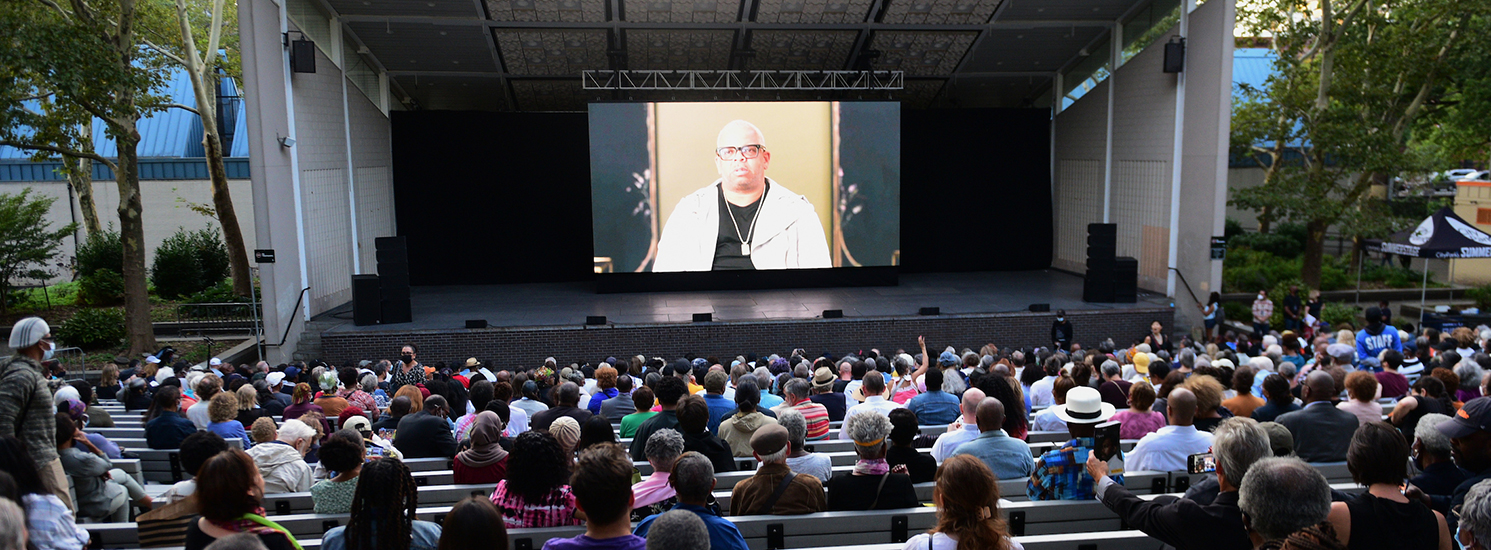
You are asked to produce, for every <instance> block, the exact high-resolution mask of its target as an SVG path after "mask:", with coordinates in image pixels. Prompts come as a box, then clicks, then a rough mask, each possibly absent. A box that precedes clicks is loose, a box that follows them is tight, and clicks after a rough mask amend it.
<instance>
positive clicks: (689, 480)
mask: <svg viewBox="0 0 1491 550" xmlns="http://www.w3.org/2000/svg"><path fill="white" fill-rule="evenodd" d="M658 433H666V432H658ZM654 437H656V436H654ZM715 483H716V480H715V477H714V466H712V465H711V464H710V463H709V459H708V458H705V457H704V455H701V454H699V453H684V455H683V456H681V457H679V458H678V460H677V461H675V462H674V463H673V475H672V476H671V477H670V478H669V484H670V485H672V486H673V488H674V490H675V491H676V492H677V495H678V499H677V504H676V505H674V506H672V507H671V510H673V511H684V512H688V513H691V514H694V515H696V516H698V517H699V519H700V520H702V521H703V522H704V526H705V528H706V529H707V530H708V532H709V540H708V541H706V543H705V545H706V546H708V547H709V548H710V550H746V549H747V546H746V542H745V538H744V537H742V536H741V535H740V529H737V528H736V527H735V523H734V522H731V521H730V520H727V519H725V518H723V517H720V511H719V507H718V506H715V505H713V504H712V503H711V502H710V498H711V497H710V494H711V492H713V491H714V487H715ZM669 513H672V512H669V511H662V512H655V513H653V514H651V515H649V516H647V517H645V518H643V519H642V520H641V522H640V523H638V524H637V528H636V529H635V530H634V531H633V533H634V534H636V535H637V536H639V537H648V539H649V540H650V539H651V538H652V537H651V536H649V534H648V532H649V531H650V530H651V529H652V527H653V526H654V525H655V522H657V521H660V518H661V517H662V516H664V515H666V514H669ZM703 547H704V546H699V547H697V548H703Z"/></svg>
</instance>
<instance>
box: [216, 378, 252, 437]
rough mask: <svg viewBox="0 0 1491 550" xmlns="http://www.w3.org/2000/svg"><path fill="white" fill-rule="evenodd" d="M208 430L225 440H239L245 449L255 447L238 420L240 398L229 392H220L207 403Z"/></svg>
mask: <svg viewBox="0 0 1491 550" xmlns="http://www.w3.org/2000/svg"><path fill="white" fill-rule="evenodd" d="M207 417H208V420H209V422H208V423H207V430H208V431H210V432H213V433H216V434H217V435H220V436H223V439H237V440H239V441H241V442H243V448H244V449H248V448H250V447H253V446H254V442H253V440H251V439H249V436H248V432H247V431H245V430H244V429H243V423H241V422H239V421H238V420H237V417H238V397H237V396H236V395H235V394H232V393H228V392H218V394H217V395H214V396H212V399H210V400H208V401H207Z"/></svg>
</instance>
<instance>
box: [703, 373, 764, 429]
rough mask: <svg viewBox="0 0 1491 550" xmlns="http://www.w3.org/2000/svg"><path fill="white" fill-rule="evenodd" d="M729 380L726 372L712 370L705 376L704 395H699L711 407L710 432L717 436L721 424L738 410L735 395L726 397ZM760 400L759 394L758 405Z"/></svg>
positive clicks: (757, 397)
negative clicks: (731, 412) (726, 417)
mask: <svg viewBox="0 0 1491 550" xmlns="http://www.w3.org/2000/svg"><path fill="white" fill-rule="evenodd" d="M729 380H730V376H729V375H727V374H725V372H724V371H721V370H711V371H709V373H708V374H705V375H704V393H701V394H697V395H699V397H702V398H704V403H705V404H707V405H708V406H709V431H710V432H712V433H715V434H718V433H719V431H720V422H721V421H723V420H724V419H725V416H726V415H728V414H729V413H730V411H733V410H735V409H736V404H735V402H734V401H735V395H730V396H726V395H725V389H726V387H725V385H726V383H727V382H728V381H729ZM760 399H761V396H760V395H759V394H758V395H757V396H756V400H757V403H760ZM758 414H759V413H758Z"/></svg>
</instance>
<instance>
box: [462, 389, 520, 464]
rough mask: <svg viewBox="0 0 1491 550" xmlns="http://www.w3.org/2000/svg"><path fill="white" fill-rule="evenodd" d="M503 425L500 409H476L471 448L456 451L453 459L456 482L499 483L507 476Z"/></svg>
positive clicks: (472, 424) (472, 426)
mask: <svg viewBox="0 0 1491 550" xmlns="http://www.w3.org/2000/svg"><path fill="white" fill-rule="evenodd" d="M482 382H485V380H483V381H482ZM477 384H478V385H479V384H481V382H477ZM473 393H474V392H473ZM503 407H504V408H505V407H506V405H505V404H504V405H503ZM502 428H503V423H502V418H500V417H498V416H497V413H495V412H492V411H481V412H479V413H477V415H476V420H475V421H473V422H472V423H471V439H470V442H471V448H469V449H466V450H464V451H461V452H459V453H457V454H456V459H455V462H454V463H453V470H454V473H455V476H454V480H455V482H456V483H457V484H467V483H497V482H499V481H502V480H503V479H506V478H507V455H508V452H507V451H506V450H505V449H503V448H502V444H501V443H502V441H501V440H502Z"/></svg>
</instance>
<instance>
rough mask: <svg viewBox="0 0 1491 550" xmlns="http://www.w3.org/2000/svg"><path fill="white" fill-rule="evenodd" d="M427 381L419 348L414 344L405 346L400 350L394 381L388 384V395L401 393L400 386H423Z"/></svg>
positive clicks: (395, 366)
mask: <svg viewBox="0 0 1491 550" xmlns="http://www.w3.org/2000/svg"><path fill="white" fill-rule="evenodd" d="M424 381H425V366H424V365H423V364H421V363H420V362H419V348H418V347H416V346H415V345H414V344H404V347H402V348H399V362H398V364H395V365H394V372H393V380H392V381H390V382H389V384H388V393H389V394H390V395H391V394H393V393H394V392H396V391H399V387H400V386H405V385H409V384H423V383H424Z"/></svg>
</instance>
